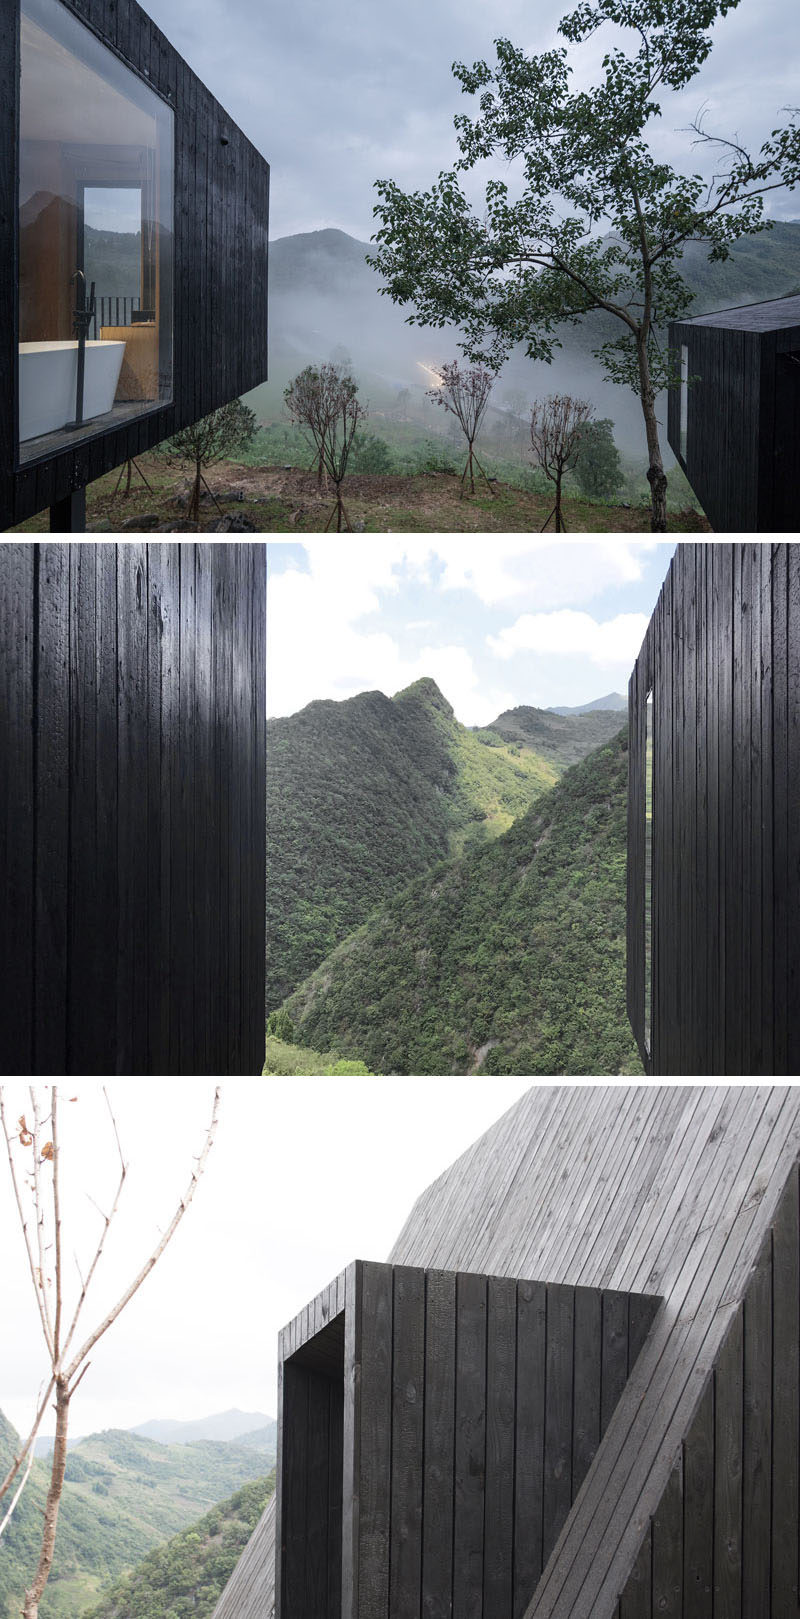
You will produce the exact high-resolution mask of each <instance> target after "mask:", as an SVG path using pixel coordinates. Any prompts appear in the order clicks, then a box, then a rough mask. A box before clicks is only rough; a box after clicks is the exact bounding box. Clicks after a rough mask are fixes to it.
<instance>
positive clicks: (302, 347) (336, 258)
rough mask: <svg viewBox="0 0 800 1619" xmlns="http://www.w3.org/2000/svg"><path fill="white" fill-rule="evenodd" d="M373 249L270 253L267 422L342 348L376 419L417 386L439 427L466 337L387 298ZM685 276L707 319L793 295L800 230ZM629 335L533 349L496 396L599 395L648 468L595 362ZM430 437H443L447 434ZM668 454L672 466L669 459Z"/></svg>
mask: <svg viewBox="0 0 800 1619" xmlns="http://www.w3.org/2000/svg"><path fill="white" fill-rule="evenodd" d="M369 251H371V248H370V244H369V243H367V242H359V241H357V240H355V238H353V237H352V236H348V235H346V234H345V232H344V231H339V230H323V231H311V232H305V233H303V234H300V235H296V236H284V237H280V238H278V239H277V240H276V241H274V242H272V243H271V244H270V301H271V313H270V372H271V380H270V382H269V383H266V384H264V385H263V386H262V387H261V388H259V389H256V390H254V392H253V394H252V395H250V396H249V402H250V403H251V404H252V405H253V407H254V408H255V410H256V412H257V414H258V415H259V416H260V417H261V418H262V419H263V420H265V421H271V420H274V419H276V418H281V417H282V413H283V389H284V387H285V385H286V383H287V382H288V380H289V379H290V377H292V376H293V375H295V373H296V372H297V371H298V370H300V369H301V368H302V366H304V365H307V364H309V363H310V362H317V363H319V362H320V361H322V360H327V359H330V358H331V357H332V355H333V353H334V351H336V352H337V354H343V353H347V354H348V355H349V356H350V358H351V359H352V362H353V366H354V369H355V373H356V375H357V377H358V378H359V381H360V383H361V392H362V396H363V397H365V398H366V399H367V400H368V401H369V404H370V409H371V416H372V419H373V421H374V420H375V419H376V418H380V416H381V415H382V414H385V413H386V412H387V410H388V411H391V409H392V407H393V405H394V403H395V401H396V400H397V398H398V396H399V395H400V394H401V393H402V392H404V390H406V389H408V390H410V396H411V399H412V403H413V413H414V415H415V417H416V416H417V415H419V419H420V421H422V422H423V423H424V422H425V421H426V420H427V421H428V422H429V423H435V418H436V415H437V414H441V413H436V412H435V408H434V407H432V406H426V405H425V398H424V393H425V389H426V388H427V387H429V386H430V378H429V375H428V373H427V370H426V367H427V366H430V365H431V364H436V363H438V362H439V361H441V360H442V359H446V358H449V357H450V356H451V355H452V354H453V353H454V352H455V348H456V340H455V336H454V334H453V332H452V331H448V330H443V331H439V330H436V329H431V328H426V327H419V326H409V325H407V323H406V316H407V314H408V312H409V311H408V310H407V309H404V308H400V307H399V306H397V305H395V304H393V303H392V301H391V299H389V298H387V297H382V296H381V293H380V280H379V277H378V276H377V275H376V274H375V272H374V271H373V270H371V269H370V267H369V265H368V264H367V263H366V254H367V253H368V252H369ZM682 272H683V274H684V277H685V279H686V281H687V283H688V285H689V286H690V288H691V289H692V292H693V294H694V303H693V311H694V313H697V314H700V313H702V312H704V311H707V310H710V309H720V308H724V307H725V305H726V304H737V303H750V302H757V301H758V300H760V299H764V298H780V297H784V296H786V295H787V294H788V293H790V292H791V291H792V290H793V289H794V288H795V287H797V285H798V283H800V222H799V221H789V222H779V223H776V224H774V225H773V226H772V228H771V229H770V230H767V231H764V232H762V233H761V234H760V235H757V236H752V237H743V238H742V239H741V241H740V242H739V243H738V244H737V245H736V247H735V248H734V249H733V252H732V254H731V257H730V258H729V259H728V260H727V261H726V262H725V263H716V264H710V263H709V262H708V257H707V254H706V252H705V251H704V249H703V248H702V246H700V245H696V244H691V245H690V246H689V247H687V249H686V252H685V255H684V261H683V266H682ZM618 326H619V322H618V321H616V320H614V319H613V317H611V316H604V315H603V314H602V313H601V314H600V315H597V314H595V315H592V316H590V317H588V318H587V319H586V320H584V321H581V322H579V324H578V325H576V326H574V327H573V326H565V327H564V328H563V329H561V330H560V331H559V334H558V335H559V339H560V342H561V347H560V348H559V349H557V350H556V352H555V357H554V360H553V363H552V364H551V365H546V364H544V363H543V362H537V363H534V362H533V361H531V360H528V359H527V358H526V357H525V355H524V353H523V352H522V350H518V351H516V352H515V354H513V355H512V356H511V358H510V360H509V361H508V363H507V365H506V366H505V368H504V370H503V373H502V375H501V377H500V379H499V380H498V383H497V386H496V388H495V399H496V402H497V404H498V405H499V406H501V407H502V403H503V396H504V392H505V391H506V390H509V389H511V390H514V391H515V392H518V391H522V392H523V393H524V394H525V396H526V397H528V398H531V399H533V398H536V397H541V396H542V395H544V394H547V393H552V392H553V391H558V390H560V391H562V392H568V393H573V394H577V395H578V396H580V397H582V398H588V399H590V400H591V402H592V404H593V405H594V407H595V409H596V412H597V414H598V416H600V417H610V418H611V419H612V420H613V422H614V426H615V433H616V437H617V440H618V443H619V445H620V448H621V449H622V450H623V451H624V452H625V453H628V454H634V453H635V455H636V456H637V457H638V458H639V460H642V459H643V458H644V454H645V448H644V437H643V428H642V419H641V408H640V406H639V403H638V400H637V399H636V398H635V397H634V395H633V394H632V393H631V392H630V390H629V389H626V388H621V387H617V386H615V385H614V384H612V383H609V382H607V381H605V380H604V379H603V377H602V374H601V369H600V366H599V365H598V363H597V361H596V360H594V358H593V357H592V353H591V350H592V349H593V348H594V347H596V346H597V345H598V344H599V343H601V342H603V341H604V340H605V339H606V338H607V337H608V336H609V335H616V332H617V328H618ZM426 409H427V418H426V416H425V411H426ZM493 414H494V416H495V420H496V421H499V415H497V414H496V413H493V412H492V409H491V407H490V412H489V416H488V418H487V424H488V425H489V426H491V423H492V419H493ZM437 425H440V424H437ZM430 430H431V431H436V426H435V425H434V426H432V427H431V428H430ZM664 437H665V435H664ZM667 457H668V460H670V461H671V457H670V456H669V452H667Z"/></svg>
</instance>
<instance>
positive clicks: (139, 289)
mask: <svg viewBox="0 0 800 1619" xmlns="http://www.w3.org/2000/svg"><path fill="white" fill-rule="evenodd" d="M0 4H1V5H2V18H3V42H2V46H1V47H0V120H2V125H1V133H0V149H2V153H3V161H2V164H0V330H2V333H3V334H4V335H3V339H2V342H3V352H2V378H3V383H2V393H1V395H0V526H2V527H8V526H11V525H13V524H15V523H19V522H22V521H23V520H24V519H26V518H28V517H30V516H31V515H32V514H33V513H35V512H38V511H41V510H42V509H43V508H46V507H49V508H50V511H51V528H53V529H56V530H58V531H62V532H64V531H66V532H69V531H71V530H73V529H80V528H82V527H83V521H84V512H85V488H86V485H87V484H88V483H90V482H91V481H92V480H93V479H95V478H98V477H99V476H100V475H101V474H102V473H104V472H108V471H109V470H111V469H112V468H113V467H116V466H119V465H121V464H122V463H123V462H124V461H126V460H127V459H128V458H130V457H135V456H137V455H138V454H140V453H141V452H143V451H145V450H147V449H149V448H151V447H152V446H153V445H155V444H157V443H159V442H160V441H161V440H163V439H165V438H167V437H169V436H170V435H171V434H172V433H174V432H175V431H177V429H179V428H181V427H184V426H186V425H187V424H189V423H191V422H194V421H197V420H198V419H199V418H201V417H203V416H205V415H207V414H208V412H209V411H211V410H213V409H216V408H217V407H218V406H220V405H223V404H225V403H227V402H228V401H229V400H231V399H234V398H236V397H237V396H239V395H241V394H243V393H245V392H246V391H247V390H248V389H250V388H254V387H256V386H257V385H258V384H259V383H261V382H263V381H264V379H265V378H266V375H267V232H268V211H269V167H268V164H267V163H266V162H265V161H264V159H263V158H262V157H261V155H260V154H259V153H258V152H257V151H256V150H255V148H254V147H253V146H252V145H251V144H250V142H249V141H248V140H247V139H246V137H245V136H244V135H243V134H242V132H241V130H239V129H238V128H237V127H236V125H235V124H234V123H233V122H232V120H231V119H230V118H229V117H228V115H227V113H226V112H225V111H224V109H223V108H222V107H221V106H220V105H219V103H218V102H217V101H215V99H214V97H213V96H212V95H211V94H210V92H209V91H208V90H207V89H206V87H205V86H204V85H203V84H202V83H201V82H200V80H199V79H198V78H197V77H196V75H195V74H194V73H192V72H191V70H190V69H189V67H188V66H187V64H186V63H185V62H184V61H183V60H182V58H181V57H180V56H179V55H178V53H177V52H176V51H175V50H173V48H172V46H171V45H170V44H169V42H168V40H167V39H166V38H165V37H164V35H163V34H162V33H161V31H160V30H159V29H158V28H157V27H156V26H155V23H153V22H152V20H151V19H150V17H148V15H147V13H146V12H145V11H143V10H142V9H141V7H140V6H139V5H137V4H136V0H0ZM79 271H80V272H82V274H83V276H84V283H85V294H84V291H83V288H82V284H81V281H80V276H79V274H78V272H79ZM92 282H94V283H95V307H94V311H93V313H92V314H91V316H89V315H88V314H87V316H86V319H85V322H84V325H85V326H88V334H87V335H88V340H89V341H88V343H87V345H86V348H85V351H84V379H83V387H82V388H81V386H80V384H79V382H78V377H77V372H78V364H77V344H76V341H75V339H76V334H77V323H76V321H75V311H76V308H79V307H80V306H81V304H82V303H83V305H84V308H85V307H86V305H87V304H88V295H89V291H90V288H91V283H92ZM70 351H71V352H70ZM78 395H81V402H80V404H79V402H78ZM79 423H81V424H82V425H76V424H79ZM70 424H71V425H70Z"/></svg>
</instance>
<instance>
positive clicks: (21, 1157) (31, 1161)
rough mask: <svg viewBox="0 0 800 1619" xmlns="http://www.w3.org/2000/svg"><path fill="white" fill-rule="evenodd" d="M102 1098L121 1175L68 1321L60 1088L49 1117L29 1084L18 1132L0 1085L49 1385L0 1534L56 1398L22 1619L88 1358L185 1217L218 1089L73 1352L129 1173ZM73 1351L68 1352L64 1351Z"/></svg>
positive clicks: (9, 1477) (42, 1579) (4, 1489)
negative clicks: (168, 1188) (197, 1140)
mask: <svg viewBox="0 0 800 1619" xmlns="http://www.w3.org/2000/svg"><path fill="white" fill-rule="evenodd" d="M104 1095H105V1096H106V1102H107V1105H108V1109H109V1114H110V1116H111V1125H112V1129H113V1135H114V1140H115V1143H116V1147H117V1152H118V1154H119V1161H120V1176H119V1182H118V1184H117V1189H116V1193H115V1196H114V1200H113V1203H112V1205H111V1211H110V1213H109V1214H107V1215H103V1216H102V1220H103V1226H102V1230H101V1233H100V1237H99V1240H98V1242H97V1246H96V1248H95V1251H94V1254H93V1256H92V1258H91V1261H90V1263H89V1266H88V1268H87V1270H86V1272H85V1274H81V1272H80V1270H79V1272H78V1275H79V1279H80V1288H79V1291H78V1297H77V1302H76V1304H75V1307H74V1310H73V1311H72V1314H71V1316H68V1314H67V1300H66V1289H65V1276H64V1260H63V1248H64V1243H63V1239H62V1230H61V1199H60V1154H61V1145H60V1135H59V1111H58V1110H59V1094H58V1087H57V1086H56V1085H54V1086H53V1087H52V1089H51V1092H50V1112H49V1115H47V1114H46V1113H45V1112H44V1111H43V1106H42V1100H41V1098H40V1096H39V1093H38V1092H37V1091H36V1089H35V1088H34V1087H33V1086H32V1087H31V1089H30V1091H29V1096H30V1108H31V1114H30V1123H28V1118H27V1115H26V1114H21V1115H20V1117H19V1119H18V1120H17V1124H16V1129H15V1128H14V1127H13V1125H12V1124H11V1122H10V1120H9V1119H8V1117H7V1114H6V1108H5V1099H4V1096H3V1090H2V1087H0V1127H2V1131H3V1135H4V1137H5V1142H6V1149H7V1153H8V1162H9V1167H10V1170H11V1181H12V1186H13V1189H14V1197H15V1201H16V1205H17V1212H18V1214H19V1220H20V1225H21V1228H22V1235H23V1240H24V1244H25V1251H26V1254H27V1259H28V1268H29V1271H30V1276H31V1282H32V1284H33V1290H34V1293H35V1295H36V1303H37V1307H38V1311H39V1320H40V1324H41V1328H42V1334H43V1337H44V1341H45V1346H46V1351H47V1359H48V1363H49V1374H48V1381H47V1386H46V1388H45V1392H44V1395H43V1396H42V1398H41V1399H40V1400H39V1404H38V1408H37V1412H36V1418H35V1421H34V1424H33V1427H32V1429H31V1431H30V1433H29V1435H28V1438H27V1439H26V1441H25V1443H24V1445H22V1446H21V1447H20V1450H19V1452H18V1454H17V1455H16V1456H15V1457H14V1460H13V1462H12V1465H11V1467H10V1468H9V1470H8V1473H7V1474H6V1477H5V1478H4V1479H3V1480H2V1482H0V1500H2V1499H3V1497H4V1496H5V1495H6V1494H7V1493H8V1491H9V1490H10V1489H11V1486H12V1484H13V1483H14V1481H15V1479H16V1478H17V1477H18V1475H19V1474H20V1472H21V1471H22V1469H23V1468H24V1469H25V1471H24V1472H23V1474H22V1478H21V1481H20V1483H19V1485H18V1487H17V1489H16V1491H15V1494H14V1496H13V1498H12V1500H11V1503H10V1505H9V1507H8V1509H7V1511H6V1514H5V1517H4V1518H3V1521H2V1523H0V1534H2V1531H3V1530H4V1529H5V1527H6V1525H7V1524H8V1522H9V1520H10V1518H11V1514H12V1513H13V1511H14V1508H15V1506H16V1504H17V1502H18V1500H19V1498H20V1495H21V1493H22V1490H23V1488H24V1485H25V1481H26V1479H27V1477H28V1474H29V1472H30V1468H31V1464H32V1461H33V1447H34V1440H35V1438H36V1435H37V1433H38V1431H39V1426H40V1424H41V1421H42V1418H43V1416H44V1413H45V1411H46V1409H47V1404H48V1401H49V1399H50V1397H51V1395H52V1394H53V1392H55V1401H56V1403H55V1412H56V1432H55V1440H54V1443H53V1455H52V1465H51V1472H50V1484H49V1487H48V1491H47V1498H46V1502H45V1510H44V1524H43V1528H42V1541H41V1547H40V1551H39V1559H38V1565H37V1568H36V1573H35V1575H34V1579H33V1582H32V1584H31V1586H30V1587H29V1589H28V1590H27V1591H26V1592H25V1601H24V1606H23V1610H22V1613H23V1619H37V1616H38V1612H39V1603H40V1601H41V1597H42V1592H43V1591H44V1589H45V1586H46V1585H47V1581H48V1578H49V1575H50V1569H51V1567H52V1562H53V1552H54V1549H55V1541H56V1529H57V1527H58V1511H59V1505H60V1502H61V1493H62V1489H63V1485H64V1472H65V1468H66V1463H67V1434H68V1428H69V1413H70V1405H71V1401H72V1398H73V1396H74V1394H75V1392H76V1390H77V1388H78V1385H79V1384H80V1382H81V1380H82V1378H83V1377H84V1376H85V1374H86V1372H87V1371H88V1369H89V1365H90V1362H89V1355H90V1354H91V1352H92V1350H93V1349H94V1347H95V1345H96V1344H97V1343H98V1342H99V1340H100V1339H101V1338H102V1337H103V1336H104V1334H105V1333H106V1332H107V1331H108V1329H109V1327H110V1326H112V1325H113V1323H114V1322H115V1321H116V1319H117V1317H118V1316H119V1315H121V1313H122V1311H123V1310H124V1308H125V1306H126V1304H128V1303H129V1302H130V1300H131V1299H132V1298H133V1296H134V1294H135V1293H136V1292H138V1290H139V1288H140V1287H141V1285H142V1283H143V1281H144V1280H145V1277H147V1276H149V1274H150V1272H151V1270H152V1269H153V1267H154V1266H155V1265H156V1264H157V1263H158V1261H159V1259H160V1258H161V1255H162V1254H163V1252H164V1250H165V1248H166V1246H167V1244H168V1243H169V1241H170V1239H171V1238H172V1236H173V1235H174V1233H175V1231H176V1230H177V1228H178V1226H179V1224H180V1222H181V1220H182V1219H183V1216H184V1214H185V1213H186V1210H187V1209H188V1207H189V1204H190V1203H191V1201H192V1198H193V1197H194V1193H195V1190H196V1187H197V1183H198V1181H199V1179H200V1176H201V1175H202V1173H203V1169H204V1168H205V1164H206V1159H207V1158H208V1154H209V1152H210V1151H211V1147H212V1145H213V1142H214V1136H215V1134H216V1128H217V1114H218V1109H219V1087H217V1089H216V1091H215V1092H214V1103H213V1107H212V1111H211V1122H210V1124H209V1127H208V1130H207V1132H206V1137H205V1142H204V1145H203V1148H202V1151H201V1153H200V1155H199V1157H198V1158H197V1160H196V1162H195V1167H194V1169H193V1170H192V1175H191V1178H190V1181H189V1185H188V1187H187V1189H186V1191H185V1192H184V1194H183V1197H182V1198H181V1200H180V1202H179V1203H178V1206H177V1209H176V1211H175V1213H174V1215H173V1217H172V1219H171V1221H170V1223H169V1225H168V1226H167V1228H166V1230H165V1231H164V1232H163V1233H162V1235H161V1237H160V1238H159V1241H158V1242H157V1244H156V1246H155V1248H154V1249H153V1252H152V1253H151V1254H150V1255H149V1257H148V1258H147V1259H146V1260H145V1263H144V1264H143V1265H142V1267H141V1269H140V1270H139V1272H138V1273H137V1275H136V1276H135V1277H134V1278H133V1280H132V1281H131V1282H130V1283H129V1285H128V1286H127V1287H126V1288H125V1290H124V1292H123V1293H122V1294H121V1295H120V1297H119V1298H118V1300H117V1302H116V1304H115V1305H114V1306H113V1307H112V1309H111V1310H109V1311H108V1313H107V1315H106V1316H105V1317H104V1318H103V1320H102V1321H100V1322H98V1323H97V1324H96V1325H95V1326H94V1327H93V1328H92V1329H91V1331H90V1332H89V1333H88V1334H87V1336H86V1338H85V1339H84V1340H83V1342H82V1343H81V1345H80V1348H79V1349H77V1350H73V1340H74V1339H75V1334H76V1332H77V1329H78V1326H79V1325H80V1323H81V1320H82V1318H83V1310H84V1305H85V1303H86V1296H87V1293H88V1291H89V1288H90V1286H91V1283H92V1280H93V1278H94V1276H95V1273H96V1271H97V1267H98V1265H99V1263H100V1260H101V1257H102V1254H103V1249H104V1247H105V1243H106V1238H107V1236H108V1232H109V1229H110V1227H111V1225H112V1222H113V1220H114V1217H115V1215H116V1213H117V1209H118V1207H119V1201H120V1197H121V1195H122V1189H123V1187H124V1184H125V1180H126V1176H127V1173H128V1166H127V1164H126V1162H125V1158H124V1156H123V1152H122V1147H121V1145H120V1140H119V1134H118V1132H117V1126H116V1121H115V1119H114V1115H113V1113H112V1112H111V1104H110V1102H109V1101H108V1096H107V1093H106V1092H105V1091H104ZM73 1100H74V1098H73ZM48 1181H49V1185H48ZM49 1255H52V1259H50V1258H49V1257H48V1256H49ZM51 1263H52V1268H53V1285H52V1300H51V1293H50V1281H49V1278H48V1275H47V1271H48V1268H49V1266H50V1264H51ZM71 1350H72V1353H70V1351H71Z"/></svg>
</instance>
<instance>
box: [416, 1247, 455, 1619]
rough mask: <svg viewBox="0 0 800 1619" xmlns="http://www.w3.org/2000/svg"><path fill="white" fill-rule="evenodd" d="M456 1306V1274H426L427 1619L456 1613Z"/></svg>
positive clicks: (424, 1575)
mask: <svg viewBox="0 0 800 1619" xmlns="http://www.w3.org/2000/svg"><path fill="white" fill-rule="evenodd" d="M455 1305H456V1284H455V1276H454V1275H453V1274H452V1272H447V1271H428V1272H427V1275H426V1311H425V1461H424V1474H423V1492H424V1501H425V1512H424V1517H423V1531H422V1533H423V1540H422V1614H423V1619H450V1615H451V1613H452V1602H453V1472H454V1467H455V1387H456V1385H455V1377H456V1310H455Z"/></svg>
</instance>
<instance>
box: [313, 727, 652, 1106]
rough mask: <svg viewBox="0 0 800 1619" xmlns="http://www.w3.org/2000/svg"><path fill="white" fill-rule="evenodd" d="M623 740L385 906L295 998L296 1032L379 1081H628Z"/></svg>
mask: <svg viewBox="0 0 800 1619" xmlns="http://www.w3.org/2000/svg"><path fill="white" fill-rule="evenodd" d="M626 798H627V734H626V732H621V733H620V735H619V736H618V737H616V738H615V739H614V740H613V741H612V742H611V743H609V744H608V745H607V746H605V747H603V748H601V749H600V750H599V751H597V752H595V753H592V754H591V755H590V756H589V757H588V758H587V759H585V760H583V761H582V763H580V764H578V765H575V766H573V767H572V768H571V769H570V770H569V771H567V773H566V774H565V775H564V776H563V778H562V779H561V781H560V782H559V784H558V785H557V786H556V787H554V788H553V789H552V790H551V791H550V792H548V793H547V794H546V795H545V796H544V797H542V798H541V799H539V801H538V802H537V803H536V804H534V806H533V807H532V808H531V809H530V810H528V811H527V813H526V814H525V815H523V816H521V817H520V819H519V820H517V821H516V822H515V823H514V825H513V826H512V827H511V828H510V829H509V830H508V831H507V832H505V833H503V834H502V836H501V837H499V838H498V839H497V840H496V841H495V842H493V843H492V844H490V845H489V846H488V847H486V848H482V849H477V850H474V851H472V852H471V853H469V854H467V855H466V856H465V857H464V858H462V859H460V860H452V861H450V862H443V863H441V864H440V865H439V866H437V867H436V868H435V869H434V870H433V871H431V872H430V873H427V874H426V875H425V876H424V877H421V878H418V879H417V880H416V881H415V882H412V883H411V884H409V885H408V887H406V888H405V889H404V890H403V892H402V893H401V894H399V895H398V896H397V897H396V898H394V899H392V900H390V901H389V902H388V903H387V904H385V905H384V906H382V908H381V909H380V911H379V912H377V913H376V915H375V916H374V917H372V918H371V919H370V920H369V921H368V922H367V923H366V924H365V925H364V926H362V927H361V928H360V929H358V930H357V931H356V932H354V933H352V934H351V935H350V936H349V938H347V939H346V940H345V941H344V943H343V944H342V945H340V946H339V948H338V949H337V950H335V951H334V952H333V954H332V955H331V956H330V957H329V958H328V959H327V960H326V961H325V962H324V963H323V965H322V966H321V967H320V968H319V970H318V971H317V972H315V973H314V974H313V975H312V976H311V977H310V978H309V979H308V980H307V981H306V982H305V983H304V984H302V985H301V986H300V988H299V989H298V990H297V991H296V992H295V994H293V995H292V996H291V997H290V998H289V1000H288V1002H287V1006H286V1010H287V1012H288V1015H289V1017H290V1018H291V1020H292V1023H293V1025H294V1029H295V1034H296V1037H297V1039H298V1040H299V1041H301V1042H302V1043H303V1044H304V1045H309V1046H311V1047H312V1048H313V1049H315V1050H318V1051H324V1050H326V1049H329V1048H331V1047H333V1046H335V1048H336V1050H337V1051H343V1052H348V1051H352V1052H353V1053H357V1054H358V1055H359V1056H360V1057H362V1058H363V1059H364V1060H365V1061H366V1062H367V1063H368V1064H369V1066H370V1068H371V1069H373V1070H374V1071H375V1072H376V1073H379V1074H389V1073H393V1074H466V1073H484V1074H575V1075H578V1074H633V1073H639V1072H640V1071H641V1070H640V1066H639V1060H638V1055H637V1052H636V1048H635V1045H634V1042H633V1038H632V1036H631V1033H630V1029H629V1026H628V1021H627V1017H626V1012H625V858H626V857H625V841H626Z"/></svg>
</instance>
